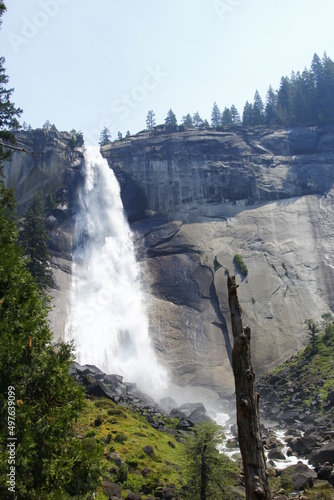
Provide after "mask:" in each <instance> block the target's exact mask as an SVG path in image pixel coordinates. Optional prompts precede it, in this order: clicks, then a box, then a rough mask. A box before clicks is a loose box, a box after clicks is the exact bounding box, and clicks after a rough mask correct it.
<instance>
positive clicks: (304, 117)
mask: <svg viewBox="0 0 334 500" xmlns="http://www.w3.org/2000/svg"><path fill="white" fill-rule="evenodd" d="M333 121H334V62H333V61H332V60H331V59H330V58H329V57H328V56H327V55H326V53H325V54H324V56H323V58H322V59H320V58H319V56H318V55H317V54H314V56H313V60H312V64H311V68H310V69H306V68H305V69H304V71H303V72H302V73H300V72H299V71H298V72H297V73H292V74H291V77H290V78H288V77H287V76H285V77H282V78H281V82H280V86H279V88H278V90H277V91H274V90H273V88H272V86H269V89H268V92H267V96H266V104H265V107H264V106H263V103H262V100H261V97H260V95H259V93H258V92H257V91H256V92H255V96H254V102H253V104H250V103H249V102H246V104H245V107H244V111H243V125H244V126H252V125H261V124H263V123H265V124H266V125H268V126H283V127H290V126H300V125H325V124H327V123H331V122H333Z"/></svg>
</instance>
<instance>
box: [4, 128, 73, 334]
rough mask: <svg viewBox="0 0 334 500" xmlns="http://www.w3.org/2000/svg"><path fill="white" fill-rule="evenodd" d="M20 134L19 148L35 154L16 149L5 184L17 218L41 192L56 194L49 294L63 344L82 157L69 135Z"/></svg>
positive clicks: (54, 324)
mask: <svg viewBox="0 0 334 500" xmlns="http://www.w3.org/2000/svg"><path fill="white" fill-rule="evenodd" d="M15 135H16V138H17V142H18V145H19V147H22V148H24V149H25V150H26V151H29V152H32V153H33V155H30V154H27V153H25V152H22V151H15V152H13V153H12V160H11V161H10V162H6V163H5V181H6V185H7V186H8V187H14V191H15V197H16V201H17V209H18V214H19V215H22V214H23V213H24V211H25V210H26V209H27V207H28V205H29V202H30V200H31V199H32V198H33V196H34V194H35V193H36V192H37V191H41V192H42V193H43V194H44V195H45V196H47V195H48V194H50V193H52V195H53V197H54V199H56V205H55V207H54V208H53V209H52V210H51V211H50V215H49V216H48V218H47V220H46V225H47V228H48V231H49V241H48V246H49V250H50V253H51V261H50V264H51V267H52V272H53V277H54V282H55V285H54V288H53V289H52V290H50V291H49V292H50V295H52V296H53V306H54V307H53V309H52V311H51V312H50V320H51V324H52V329H53V332H54V336H55V340H61V339H63V338H64V330H65V326H66V321H67V317H68V314H69V309H70V291H71V284H72V282H71V272H72V248H73V234H74V214H75V206H74V205H73V203H74V200H75V197H74V192H75V189H76V185H77V183H78V182H80V180H81V174H80V168H81V163H82V153H81V152H80V150H79V149H77V148H75V144H74V143H73V140H72V138H71V137H72V136H71V135H70V134H68V133H66V132H53V131H46V130H42V129H37V130H33V131H31V132H17V133H16V134H15Z"/></svg>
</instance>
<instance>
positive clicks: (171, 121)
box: [165, 109, 177, 128]
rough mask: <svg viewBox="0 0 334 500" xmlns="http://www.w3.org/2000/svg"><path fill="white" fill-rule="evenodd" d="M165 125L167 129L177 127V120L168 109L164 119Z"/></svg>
mask: <svg viewBox="0 0 334 500" xmlns="http://www.w3.org/2000/svg"><path fill="white" fill-rule="evenodd" d="M165 125H166V127H167V128H173V127H176V126H177V119H176V116H175V114H174V112H173V110H172V109H170V110H169V111H168V113H167V116H166V118H165Z"/></svg>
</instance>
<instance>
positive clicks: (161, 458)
mask: <svg viewBox="0 0 334 500" xmlns="http://www.w3.org/2000/svg"><path fill="white" fill-rule="evenodd" d="M96 419H98V420H96ZM100 422H102V423H101V424H100ZM76 432H77V434H79V435H81V436H86V435H87V434H88V435H89V436H95V438H96V439H97V440H99V441H100V442H102V443H103V444H104V457H103V459H102V461H103V468H104V479H105V480H108V481H113V480H116V475H115V474H110V473H109V472H108V470H110V469H111V468H112V467H114V466H115V463H114V462H113V461H110V460H108V459H107V457H108V455H109V453H110V452H116V453H119V455H120V457H121V459H122V460H123V461H124V462H125V463H126V466H127V468H128V479H127V481H125V482H124V483H123V485H122V490H123V489H124V493H125V489H126V488H129V489H131V490H132V491H139V490H140V489H141V487H142V486H143V485H147V486H151V487H152V488H153V491H154V488H155V487H156V486H159V484H163V485H167V484H171V483H172V484H175V486H176V487H177V489H179V488H180V487H181V486H182V485H183V484H184V473H183V469H184V467H185V458H184V451H183V444H181V443H178V442H177V441H176V440H175V438H174V437H173V436H172V435H171V434H169V433H168V432H160V431H158V430H156V429H154V428H153V427H152V426H151V425H150V424H148V423H147V422H146V420H145V419H144V418H143V417H142V416H141V415H139V414H136V413H133V412H132V411H131V410H130V409H128V408H126V407H123V406H120V405H116V404H115V403H113V402H112V401H110V400H108V399H97V400H95V401H88V400H87V404H86V407H85V411H84V413H83V414H82V416H81V417H80V420H79V421H78V423H77V429H76ZM115 438H116V439H115ZM169 442H172V443H173V444H174V446H175V448H174V447H172V446H171V445H170V444H169ZM147 445H150V446H152V447H153V449H154V454H153V455H151V456H148V455H147V454H146V453H145V452H144V451H143V447H145V446H147ZM145 468H149V469H151V472H150V473H149V474H148V475H147V477H146V478H144V476H143V475H142V471H143V470H144V469H145ZM117 482H118V481H117ZM98 498H99V499H104V498H108V496H107V495H106V494H104V492H103V491H102V488H100V489H99V496H98ZM143 498H145V496H144V497H143Z"/></svg>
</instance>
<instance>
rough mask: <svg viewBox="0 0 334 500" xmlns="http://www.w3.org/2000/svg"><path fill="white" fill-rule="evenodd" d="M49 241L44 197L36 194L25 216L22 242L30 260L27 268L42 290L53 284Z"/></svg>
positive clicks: (24, 251) (25, 253)
mask: <svg viewBox="0 0 334 500" xmlns="http://www.w3.org/2000/svg"><path fill="white" fill-rule="evenodd" d="M47 240H48V232H47V229H46V227H45V206H44V200H43V195H42V194H41V193H36V194H35V196H34V197H33V199H32V200H31V202H30V204H29V207H28V209H27V211H26V213H25V214H24V219H23V229H22V232H21V234H20V241H21V243H22V247H23V253H24V255H25V256H26V257H27V258H28V261H27V267H28V269H29V271H30V272H31V274H32V276H33V277H34V278H35V280H36V283H37V285H38V287H39V288H40V289H41V290H43V289H44V288H45V287H47V286H51V285H52V283H53V279H52V271H51V269H50V267H49V257H50V256H49V251H48V244H47Z"/></svg>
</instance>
